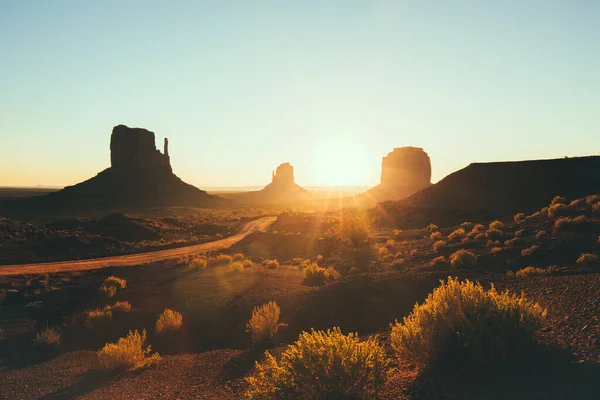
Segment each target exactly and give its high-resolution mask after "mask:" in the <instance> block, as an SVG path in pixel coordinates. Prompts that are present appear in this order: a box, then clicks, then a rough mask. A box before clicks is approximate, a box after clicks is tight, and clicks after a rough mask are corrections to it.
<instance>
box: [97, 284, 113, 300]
mask: <svg viewBox="0 0 600 400" xmlns="http://www.w3.org/2000/svg"><path fill="white" fill-rule="evenodd" d="M100 292H102V293H104V294H105V295H106V296H107V297H113V296H114V295H115V294H117V288H116V287H115V286H106V285H102V286H100Z"/></svg>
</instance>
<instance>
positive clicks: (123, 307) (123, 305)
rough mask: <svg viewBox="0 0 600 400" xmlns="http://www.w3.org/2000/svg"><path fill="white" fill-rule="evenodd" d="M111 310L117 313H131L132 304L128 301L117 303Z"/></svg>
mask: <svg viewBox="0 0 600 400" xmlns="http://www.w3.org/2000/svg"><path fill="white" fill-rule="evenodd" d="M110 310H111V311H116V312H129V311H131V304H130V303H129V302H128V301H117V302H116V303H115V304H113V305H112V306H110Z"/></svg>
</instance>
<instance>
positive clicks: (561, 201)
mask: <svg viewBox="0 0 600 400" xmlns="http://www.w3.org/2000/svg"><path fill="white" fill-rule="evenodd" d="M566 203H567V199H565V198H564V197H562V196H556V197H555V198H553V199H552V201H551V202H550V205H551V206H553V205H556V204H566Z"/></svg>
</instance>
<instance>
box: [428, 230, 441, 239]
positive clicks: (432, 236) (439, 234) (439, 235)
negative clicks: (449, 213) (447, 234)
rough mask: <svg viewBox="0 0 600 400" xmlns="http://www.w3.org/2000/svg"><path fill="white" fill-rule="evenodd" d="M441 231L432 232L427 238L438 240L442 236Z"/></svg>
mask: <svg viewBox="0 0 600 400" xmlns="http://www.w3.org/2000/svg"><path fill="white" fill-rule="evenodd" d="M442 236H443V235H442V232H433V233H432V234H431V235H430V236H429V239H431V240H439V239H441V238H442Z"/></svg>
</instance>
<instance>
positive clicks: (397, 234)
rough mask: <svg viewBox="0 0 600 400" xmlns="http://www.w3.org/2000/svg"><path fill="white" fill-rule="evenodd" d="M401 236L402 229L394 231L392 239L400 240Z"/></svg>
mask: <svg viewBox="0 0 600 400" xmlns="http://www.w3.org/2000/svg"><path fill="white" fill-rule="evenodd" d="M401 235H402V229H394V239H395V240H398V239H400V236H401Z"/></svg>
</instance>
